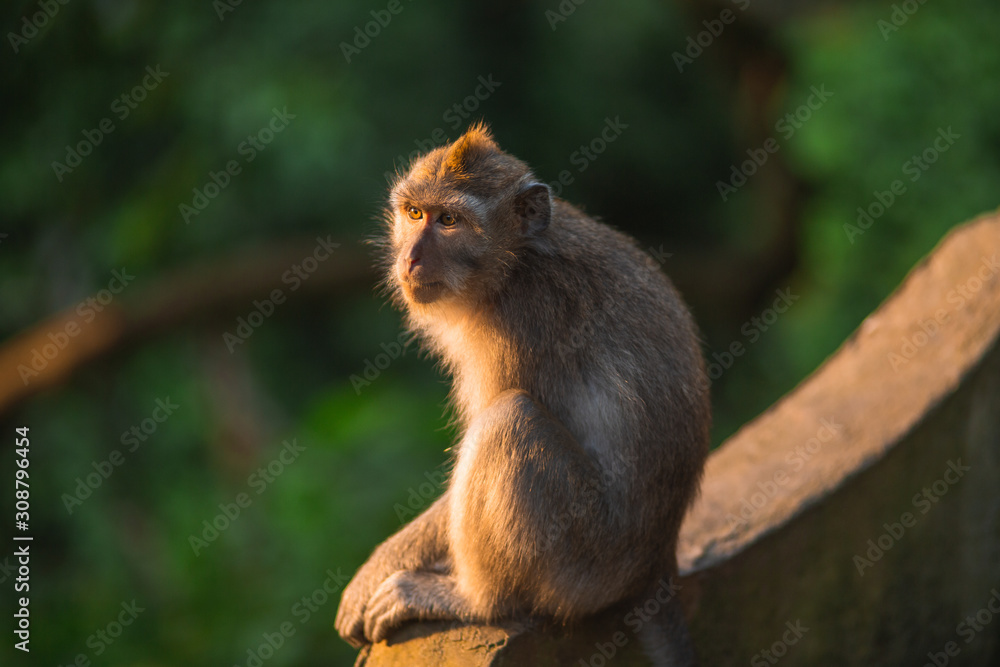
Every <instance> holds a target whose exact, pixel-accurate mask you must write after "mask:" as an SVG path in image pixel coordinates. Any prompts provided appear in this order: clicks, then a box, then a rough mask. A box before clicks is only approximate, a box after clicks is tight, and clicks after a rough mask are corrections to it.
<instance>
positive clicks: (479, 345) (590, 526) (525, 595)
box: [336, 121, 711, 665]
mask: <svg viewBox="0 0 1000 667" xmlns="http://www.w3.org/2000/svg"><path fill="white" fill-rule="evenodd" d="M383 217H384V224H383V226H382V233H381V235H380V236H379V237H378V239H377V240H376V244H377V245H378V247H379V249H380V255H381V265H382V268H383V272H384V283H383V284H384V287H385V289H386V291H387V292H388V294H389V296H390V298H391V299H392V301H393V302H394V303H395V304H396V305H397V306H398V307H400V309H401V310H402V311H403V313H404V316H405V321H406V325H407V326H408V329H409V330H410V331H411V332H413V333H414V334H415V335H416V337H417V338H418V339H419V340H421V342H422V344H423V345H424V346H425V347H426V350H427V351H428V352H429V353H430V354H431V356H433V357H435V358H436V359H438V360H439V361H440V363H441V364H442V366H443V369H444V370H445V371H446V373H447V374H448V375H450V376H451V377H452V380H453V385H452V391H451V394H450V404H451V405H452V407H453V410H454V415H455V417H454V418H455V421H456V423H457V425H458V436H457V443H456V446H455V448H454V460H453V467H452V469H451V471H450V475H449V479H448V483H447V485H446V488H445V490H444V491H443V493H442V494H441V496H440V497H439V498H438V499H437V500H436V501H435V502H434V503H433V504H432V505H431V506H430V507H429V508H428V509H426V510H425V511H424V512H423V513H422V514H421V515H419V516H417V517H416V518H414V519H413V520H412V521H411V522H410V523H409V524H407V525H406V526H404V527H403V528H402V529H400V530H399V531H398V532H397V533H396V534H395V535H393V536H392V537H390V538H389V539H388V540H386V541H385V542H384V543H382V544H381V545H379V546H378V547H377V548H376V549H375V551H374V552H373V554H372V555H371V557H370V558H369V560H368V561H367V562H366V563H365V564H364V565H363V566H362V567H361V568H360V569H359V570H358V572H357V573H356V574H355V576H354V578H353V579H352V580H351V582H350V583H349V584H348V585H347V586H346V587H345V589H344V591H343V594H342V597H341V602H340V607H339V609H338V611H337V618H336V628H337V630H338V632H339V633H340V635H341V636H342V637H343V638H344V639H345V640H346V641H348V642H349V643H351V644H352V645H354V646H356V647H360V646H363V645H364V644H366V643H375V642H379V641H382V640H384V639H386V638H388V637H389V636H390V634H391V633H392V632H393V631H394V630H396V629H397V628H398V627H400V626H401V625H403V624H404V623H406V622H409V621H419V620H442V619H454V620H458V621H463V622H483V623H489V622H495V621H498V620H505V619H519V618H524V619H543V620H545V621H550V622H554V623H562V624H566V623H570V622H572V621H574V620H576V619H579V618H581V617H585V616H588V615H591V614H594V613H596V612H599V611H601V610H604V609H606V608H608V607H610V606H612V605H614V604H615V603H618V602H621V601H623V600H629V599H633V598H634V599H637V600H642V599H643V596H644V594H645V596H646V597H647V598H648V596H649V594H650V593H649V591H651V590H652V588H651V587H652V586H653V584H654V582H657V581H663V577H664V576H670V577H673V576H676V575H677V559H676V548H677V536H678V532H679V530H680V525H681V521H682V519H683V517H684V514H685V512H686V511H687V509H688V507H689V506H690V505H691V503H692V501H693V499H694V497H695V495H696V493H697V490H698V487H699V483H700V480H701V476H702V472H703V468H704V463H705V459H706V456H707V453H708V443H709V431H710V427H711V409H710V403H709V384H708V378H707V375H706V372H705V365H704V361H703V358H702V354H701V347H700V340H699V333H698V331H697V329H696V326H695V323H694V321H693V318H692V316H691V314H690V312H689V310H688V308H687V307H686V305H685V304H684V302H683V300H682V298H681V296H680V294H679V293H678V291H677V290H676V289H675V288H674V286H673V284H672V283H671V282H670V280H669V279H668V278H667V276H666V275H665V274H664V273H663V271H661V270H660V268H659V265H658V264H657V263H656V262H655V261H654V260H653V259H652V258H651V257H650V256H649V255H647V254H646V253H644V252H642V250H640V248H639V247H638V245H637V244H636V242H635V241H634V240H633V239H632V238H630V237H629V236H627V235H625V234H624V233H622V232H619V231H617V230H615V229H613V228H612V227H611V226H609V225H607V224H605V223H603V222H599V221H597V220H595V219H593V218H591V217H588V216H587V215H585V214H584V213H583V212H582V211H581V210H580V209H578V208H576V207H574V206H573V205H571V204H569V203H567V202H566V201H563V200H561V199H559V198H557V197H554V196H553V195H552V193H551V191H550V188H549V187H548V186H547V185H546V184H544V183H542V182H541V181H539V179H538V178H537V177H536V176H535V175H534V173H533V172H532V171H531V169H530V168H529V167H528V166H527V164H525V163H524V162H522V161H521V160H519V159H518V158H516V157H514V156H512V155H510V154H508V153H506V152H504V151H503V150H501V149H500V147H499V146H498V144H497V143H496V140H495V139H494V137H493V135H492V132H491V130H490V129H489V128H488V126H486V125H485V124H484V123H483V122H481V121H480V122H477V123H475V124H473V125H472V126H470V127H469V128H468V129H467V131H466V132H465V133H464V134H463V135H462V136H461V137H459V138H458V139H457V140H455V141H454V142H452V143H449V144H447V145H444V146H441V147H438V148H435V149H433V150H431V151H429V152H428V153H426V154H423V155H421V156H419V157H417V158H416V159H415V160H414V161H413V163H411V165H410V166H409V167H408V169H407V170H406V171H405V172H403V173H401V174H398V175H397V177H396V180H395V182H394V183H393V184H392V186H391V189H390V194H389V197H388V202H387V205H386V208H385V211H384V216H383ZM660 616H661V618H659V621H658V623H649V624H647V625H646V626H644V627H643V629H642V631H641V633H640V638H641V639H642V645H643V646H644V647H645V649H646V652H647V654H648V655H649V656H650V657H651V658H652V659H653V662H654V663H655V664H664V665H666V664H671V665H673V664H677V665H687V664H693V662H694V656H693V649H692V646H691V641H690V637H689V635H688V633H687V629H686V626H685V623H684V618H683V615H682V613H681V612H680V611H679V602H676V601H674V602H672V603H671V604H668V605H667V609H666V611H665V612H664V613H663V614H661V615H660Z"/></svg>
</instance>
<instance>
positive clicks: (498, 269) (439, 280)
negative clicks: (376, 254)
mask: <svg viewBox="0 0 1000 667" xmlns="http://www.w3.org/2000/svg"><path fill="white" fill-rule="evenodd" d="M550 212H551V198H550V194H549V189H548V187H547V186H545V185H542V184H540V183H538V182H536V180H535V178H534V176H532V174H531V172H530V171H529V170H528V168H527V166H526V165H525V164H524V163H523V162H521V161H520V160H517V159H516V158H514V157H513V156H510V155H508V154H506V153H504V152H503V151H502V150H500V148H499V147H498V146H497V145H496V143H495V142H494V141H493V139H492V137H490V135H489V132H488V131H487V130H486V129H485V127H483V126H473V127H472V128H470V130H469V131H468V132H466V133H465V134H464V135H463V136H462V137H460V138H459V139H458V140H456V141H455V142H454V143H452V144H449V145H447V146H442V147H440V148H437V149H435V150H433V151H431V152H430V153H428V154H426V155H424V156H422V157H420V158H419V159H418V160H417V161H416V162H414V163H413V165H412V166H411V167H410V169H409V171H408V172H407V173H406V175H405V176H403V177H402V178H400V180H399V181H397V182H396V184H395V185H394V186H393V189H392V193H391V194H390V197H389V205H388V208H387V210H386V216H385V217H386V221H387V223H388V227H389V234H388V239H387V241H388V242H387V243H386V244H385V245H386V246H388V248H387V249H388V250H389V257H388V258H387V260H388V261H387V262H386V264H387V265H388V268H389V272H388V276H387V278H388V283H389V284H390V286H392V287H394V288H395V291H396V293H397V295H398V296H400V297H402V300H403V301H404V303H405V304H406V305H407V306H408V307H410V308H411V309H412V308H413V307H414V306H421V305H426V304H431V303H438V302H443V301H458V302H461V303H462V305H467V306H469V305H474V304H476V303H478V302H479V301H480V300H481V299H482V298H483V297H485V296H487V295H488V294H489V293H490V292H491V291H493V290H496V289H498V288H499V286H500V285H502V283H503V281H504V279H505V278H506V276H507V274H508V271H509V270H510V269H511V267H512V266H513V265H514V264H515V263H516V261H517V257H518V253H519V252H520V251H521V249H522V248H524V247H525V245H526V244H527V243H529V242H530V241H531V240H532V239H533V238H534V237H536V236H537V235H538V234H539V233H541V232H542V231H543V230H544V229H545V227H546V226H547V225H548V220H549V216H550Z"/></svg>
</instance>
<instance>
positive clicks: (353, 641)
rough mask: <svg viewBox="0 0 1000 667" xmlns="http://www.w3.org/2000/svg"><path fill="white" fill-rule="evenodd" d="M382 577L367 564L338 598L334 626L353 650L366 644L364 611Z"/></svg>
mask: <svg viewBox="0 0 1000 667" xmlns="http://www.w3.org/2000/svg"><path fill="white" fill-rule="evenodd" d="M383 579H384V576H382V573H380V572H377V571H375V569H374V568H372V567H369V566H368V564H366V565H364V566H362V568H361V569H360V570H358V572H357V574H355V575H354V578H353V579H351V581H350V583H349V584H347V587H346V588H344V593H343V594H342V595H341V596H340V607H338V609H337V620H336V621H335V626H336V628H337V632H339V633H340V636H341V637H343V639H344V641H346V642H347V643H348V644H350V645H351V646H353V647H354V648H361V647H362V646H364V645H365V644H367V643H368V639H367V638H366V637H365V609H366V607H367V606H368V604H369V600H370V599H371V597H372V594H373V593H374V592H375V590H376V589H377V588H378V586H379V584H381V583H382V580H383Z"/></svg>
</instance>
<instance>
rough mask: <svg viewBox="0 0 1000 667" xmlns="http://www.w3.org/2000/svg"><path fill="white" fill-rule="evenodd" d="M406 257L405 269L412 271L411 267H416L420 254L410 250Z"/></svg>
mask: <svg viewBox="0 0 1000 667" xmlns="http://www.w3.org/2000/svg"><path fill="white" fill-rule="evenodd" d="M408 259H409V261H408V262H407V264H406V270H407V271H409V272H410V273H413V269H415V268H417V265H418V264H420V255H419V254H417V253H415V252H411V253H410V256H409V258H408Z"/></svg>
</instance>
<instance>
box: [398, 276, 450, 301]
mask: <svg viewBox="0 0 1000 667" xmlns="http://www.w3.org/2000/svg"><path fill="white" fill-rule="evenodd" d="M403 289H404V291H405V293H406V295H407V296H408V297H409V299H410V300H411V301H413V302H415V303H431V302H432V301H436V300H437V299H438V298H439V297H440V296H441V293H442V292H444V282H443V281H440V280H433V281H430V282H426V283H422V282H415V281H406V282H404V283H403Z"/></svg>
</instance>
